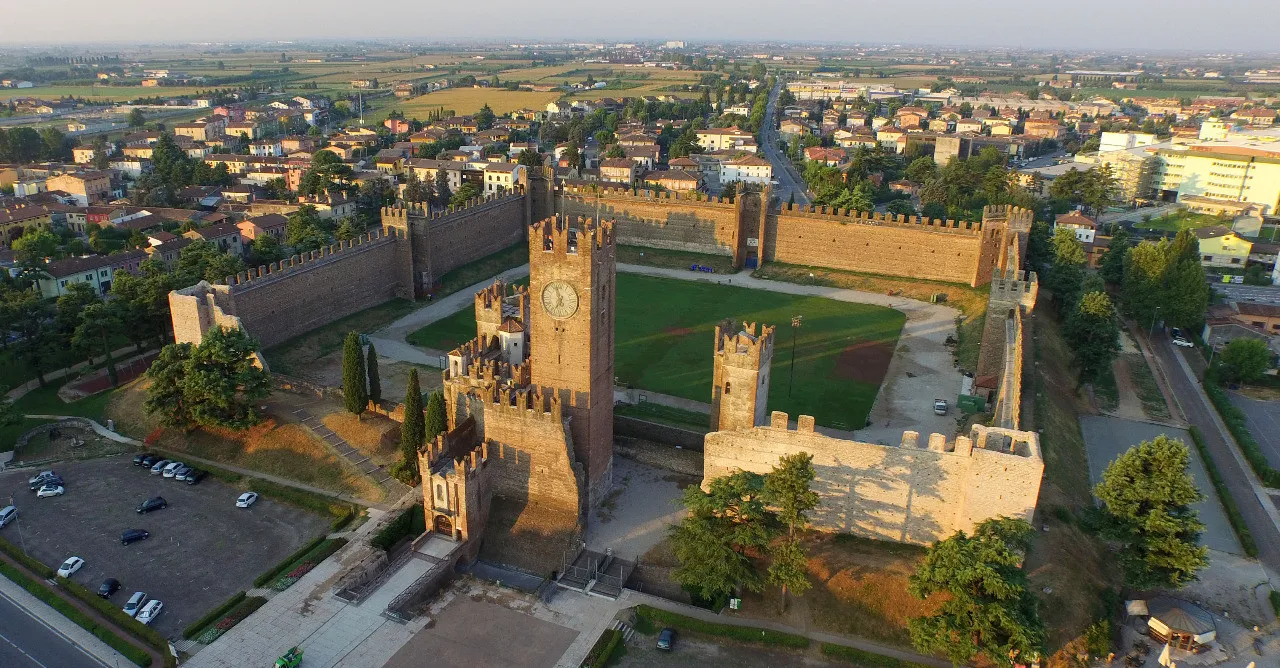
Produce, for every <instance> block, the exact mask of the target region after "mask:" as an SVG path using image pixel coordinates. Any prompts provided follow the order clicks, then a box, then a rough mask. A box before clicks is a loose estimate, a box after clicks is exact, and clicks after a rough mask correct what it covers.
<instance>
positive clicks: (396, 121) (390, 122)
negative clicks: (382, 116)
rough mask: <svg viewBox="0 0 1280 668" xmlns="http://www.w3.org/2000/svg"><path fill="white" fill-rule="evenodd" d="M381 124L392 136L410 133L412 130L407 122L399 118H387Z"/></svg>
mask: <svg viewBox="0 0 1280 668" xmlns="http://www.w3.org/2000/svg"><path fill="white" fill-rule="evenodd" d="M382 124H383V125H384V126H386V128H387V129H388V130H390V131H391V134H393V135H398V134H402V133H405V132H411V131H412V130H413V126H412V125H410V124H409V121H406V120H404V119H400V118H388V119H387V120H385V121H383V122H382Z"/></svg>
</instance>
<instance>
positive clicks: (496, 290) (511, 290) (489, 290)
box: [476, 280, 529, 309]
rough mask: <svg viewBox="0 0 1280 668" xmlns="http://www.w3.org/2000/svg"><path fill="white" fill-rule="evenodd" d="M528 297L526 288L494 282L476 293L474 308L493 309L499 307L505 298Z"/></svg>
mask: <svg viewBox="0 0 1280 668" xmlns="http://www.w3.org/2000/svg"><path fill="white" fill-rule="evenodd" d="M528 296H529V288H528V286H525V285H516V284H512V283H503V282H502V281H499V280H494V282H493V284H492V285H489V286H487V287H485V288H483V289H481V290H480V291H479V292H477V293H476V308H484V309H493V308H497V307H501V306H502V302H503V300H504V299H505V298H507V297H520V298H523V299H527V298H528Z"/></svg>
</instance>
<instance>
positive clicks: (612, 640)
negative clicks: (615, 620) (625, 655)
mask: <svg viewBox="0 0 1280 668" xmlns="http://www.w3.org/2000/svg"><path fill="white" fill-rule="evenodd" d="M620 642H622V631H619V630H618V629H609V630H608V631H605V632H604V634H602V635H601V636H600V638H599V639H597V640H596V644H595V645H594V646H592V647H591V651H590V652H588V653H587V658H586V660H585V661H583V662H582V665H583V666H590V667H591V668H604V667H605V666H607V665H609V660H610V659H612V658H613V653H614V651H616V650H617V649H618V644H619V643H620Z"/></svg>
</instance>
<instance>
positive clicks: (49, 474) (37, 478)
mask: <svg viewBox="0 0 1280 668" xmlns="http://www.w3.org/2000/svg"><path fill="white" fill-rule="evenodd" d="M57 477H58V474H57V473H55V472H53V471H41V472H39V473H37V474H35V475H34V476H32V477H31V479H30V480H28V481H27V484H28V485H36V486H37V487H39V485H37V484H36V483H43V481H44V480H45V479H47V478H57Z"/></svg>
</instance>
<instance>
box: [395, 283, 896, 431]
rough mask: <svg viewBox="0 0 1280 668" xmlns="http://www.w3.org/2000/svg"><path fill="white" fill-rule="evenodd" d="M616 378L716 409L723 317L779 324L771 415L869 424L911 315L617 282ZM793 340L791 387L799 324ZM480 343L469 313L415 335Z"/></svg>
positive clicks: (700, 287)
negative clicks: (715, 364)
mask: <svg viewBox="0 0 1280 668" xmlns="http://www.w3.org/2000/svg"><path fill="white" fill-rule="evenodd" d="M617 303H618V312H617V316H616V328H615V329H616V337H615V343H614V345H615V369H614V372H615V375H616V376H617V378H618V380H619V382H620V383H622V384H624V385H628V386H632V387H639V388H643V389H646V390H651V391H654V392H661V393H664V394H670V395H674V396H679V397H684V398H686V399H693V400H695V401H703V402H706V401H710V398H711V367H712V359H711V351H712V342H713V340H714V334H713V332H714V331H715V326H716V324H718V323H719V322H720V321H721V320H723V319H724V318H737V319H739V320H746V321H748V322H761V323H770V324H775V325H777V326H778V331H777V334H776V335H775V342H774V358H773V376H772V378H773V380H772V382H771V385H770V391H769V408H770V409H772V410H780V411H786V412H788V413H790V414H792V415H799V414H801V413H803V414H806V415H812V416H814V417H815V418H816V419H817V421H818V423H819V424H830V423H832V422H841V423H844V424H862V423H863V422H864V421H865V419H866V416H867V414H868V413H869V412H870V411H871V405H872V404H873V403H874V402H875V398H876V393H877V392H878V391H879V389H880V383H881V381H882V380H883V379H884V374H885V372H886V371H887V370H888V367H889V360H890V359H891V358H892V356H893V351H894V348H895V347H896V344H897V340H898V335H899V333H900V332H901V331H902V325H903V322H904V317H903V315H902V314H901V313H899V312H897V311H894V310H892V309H887V308H882V307H878V306H868V305H863V304H849V303H846V302H838V301H833V300H830V299H822V298H818V297H800V296H794V295H784V294H779V293H774V292H764V291H759V290H748V289H745V288H736V287H732V286H726V285H719V284H712V283H702V282H691V281H681V280H674V279H665V278H655V277H650V276H638V275H634V274H618V278H617ZM795 315H803V316H804V322H803V326H802V327H801V328H800V329H799V331H798V332H797V333H796V334H797V336H796V338H795V378H796V379H797V382H796V383H795V384H794V386H793V387H789V385H790V383H789V382H788V378H789V375H790V363H791V359H792V358H791V335H792V332H791V331H789V330H790V329H791V328H790V327H789V326H788V325H789V324H790V322H791V318H792V316H795ZM474 335H475V313H474V312H473V310H472V309H464V310H462V311H459V312H458V313H456V314H454V315H453V316H450V317H449V318H445V319H444V320H441V321H438V322H436V323H434V324H432V325H429V326H427V327H425V328H423V329H421V330H418V331H417V332H414V333H412V334H411V335H410V336H409V340H410V342H411V343H413V344H415V345H420V346H424V347H427V348H433V349H437V350H448V349H450V348H452V347H454V346H456V345H457V344H459V343H461V342H462V341H464V340H466V339H469V338H471V337H472V336H474Z"/></svg>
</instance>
